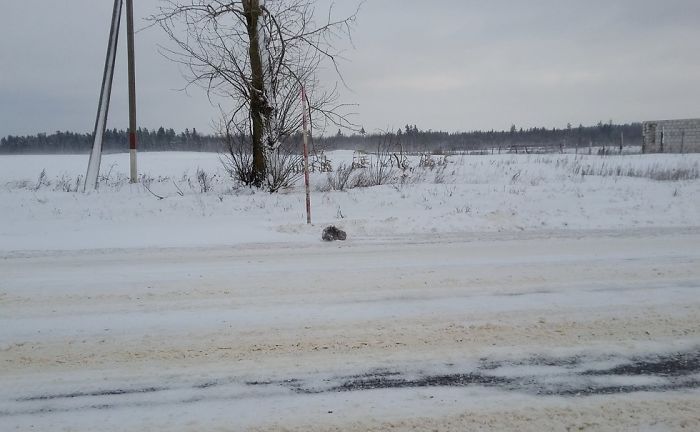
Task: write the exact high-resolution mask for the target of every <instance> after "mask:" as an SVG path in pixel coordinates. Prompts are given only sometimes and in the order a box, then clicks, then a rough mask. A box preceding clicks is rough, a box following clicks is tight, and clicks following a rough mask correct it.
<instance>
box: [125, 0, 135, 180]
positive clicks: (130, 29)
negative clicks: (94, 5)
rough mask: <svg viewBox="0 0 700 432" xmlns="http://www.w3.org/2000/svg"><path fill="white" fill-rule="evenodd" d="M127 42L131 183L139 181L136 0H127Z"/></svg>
mask: <svg viewBox="0 0 700 432" xmlns="http://www.w3.org/2000/svg"><path fill="white" fill-rule="evenodd" d="M126 43H127V56H128V62H129V162H130V163H129V166H130V168H131V169H130V172H131V183H137V182H138V170H137V169H136V66H135V64H134V0H126Z"/></svg>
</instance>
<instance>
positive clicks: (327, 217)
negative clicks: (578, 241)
mask: <svg viewBox="0 0 700 432" xmlns="http://www.w3.org/2000/svg"><path fill="white" fill-rule="evenodd" d="M329 158H330V159H331V160H333V161H334V162H335V164H336V165H337V164H339V163H341V162H346V163H348V162H351V161H352V158H353V154H352V152H333V153H331V154H330V155H329ZM443 161H445V160H444V159H443V157H441V156H434V157H433V163H434V165H435V166H434V167H432V168H431V167H428V166H423V167H420V166H419V158H418V157H417V156H416V157H411V160H410V163H411V165H412V168H413V171H411V172H409V173H407V174H406V179H405V180H404V182H403V184H394V185H382V186H378V187H373V188H357V189H352V190H350V191H342V192H341V191H328V192H321V191H319V190H325V189H327V187H326V184H327V174H322V173H315V174H314V175H313V178H312V183H313V189H314V191H313V195H312V212H313V222H314V223H315V226H313V227H307V226H306V224H305V221H306V217H305V213H304V208H305V206H304V194H303V193H302V191H301V190H300V189H299V188H298V189H297V190H295V191H292V192H289V193H282V194H274V195H270V194H267V193H264V192H263V193H261V192H257V193H253V192H252V191H251V190H250V189H246V188H239V189H235V188H232V185H233V183H232V181H231V180H230V178H229V177H228V176H227V175H226V173H225V171H224V169H223V167H222V165H221V163H220V161H219V156H218V155H217V154H213V153H175V152H174V153H144V154H141V155H140V165H139V171H140V172H141V173H143V174H142V175H143V176H144V177H145V178H146V181H147V182H149V184H150V189H151V191H152V192H154V193H155V194H158V195H159V196H161V197H164V199H162V200H159V199H157V198H156V197H154V196H153V195H152V194H151V193H149V192H148V191H147V190H146V189H144V188H143V187H142V186H140V185H130V184H129V183H128V182H127V173H128V156H127V155H125V154H120V155H109V156H106V157H105V158H104V160H103V162H102V170H101V174H102V178H101V181H100V191H99V192H98V193H91V194H88V195H87V196H86V195H83V194H82V193H76V192H66V190H69V191H72V190H75V188H76V180H78V177H79V176H84V171H85V167H86V166H87V156H74V155H71V156H0V250H6V251H8V250H47V249H51V250H66V249H92V248H100V249H105V248H125V247H139V248H142V247H183V246H213V245H231V244H243V243H268V242H292V243H298V242H306V243H313V242H316V241H317V240H318V237H319V232H320V227H321V226H323V225H325V224H329V223H335V224H338V225H339V226H341V227H343V228H346V229H347V230H348V232H349V234H350V236H351V237H352V238H355V239H363V240H367V239H370V240H371V239H374V238H376V237H387V236H393V235H398V236H402V235H415V234H420V235H450V234H453V233H483V232H533V231H536V232H543V231H559V230H620V229H625V230H627V229H634V228H646V227H688V226H697V225H698V224H700V222H698V221H700V200H699V199H698V197H700V180H698V177H700V155H697V154H694V155H626V156H607V157H600V156H587V155H586V156H576V155H558V154H549V155H493V156H449V157H448V158H447V159H446V161H445V162H444V163H443ZM198 169H200V170H202V171H203V172H204V173H205V174H206V175H207V176H208V177H209V178H211V181H210V183H211V185H210V188H211V190H210V191H208V192H205V193H203V192H202V191H201V190H202V188H201V186H200V184H199V182H198V180H197V171H198ZM44 170H45V177H44V178H43V179H41V180H40V175H41V173H42V171H44ZM399 174H400V173H399V172H396V175H399ZM645 175H646V176H652V177H659V178H665V177H667V176H670V177H673V176H674V175H678V176H681V177H683V176H689V177H694V178H695V179H694V180H689V181H688V180H679V181H659V180H654V179H652V178H647V177H644V176H645ZM81 190H82V189H81ZM181 195H182V196H181Z"/></svg>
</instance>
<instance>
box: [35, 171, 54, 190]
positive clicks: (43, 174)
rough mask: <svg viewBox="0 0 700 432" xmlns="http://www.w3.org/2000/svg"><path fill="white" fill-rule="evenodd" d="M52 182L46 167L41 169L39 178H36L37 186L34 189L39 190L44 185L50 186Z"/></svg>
mask: <svg viewBox="0 0 700 432" xmlns="http://www.w3.org/2000/svg"><path fill="white" fill-rule="evenodd" d="M50 184H51V182H50V181H49V180H48V179H47V178H46V169H43V170H41V173H40V174H39V178H38V179H37V180H36V186H35V187H34V190H35V191H37V190H39V189H41V187H42V186H49V185H50Z"/></svg>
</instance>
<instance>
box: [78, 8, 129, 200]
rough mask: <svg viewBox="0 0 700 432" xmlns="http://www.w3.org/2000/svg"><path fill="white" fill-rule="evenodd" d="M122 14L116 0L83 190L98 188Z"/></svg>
mask: <svg viewBox="0 0 700 432" xmlns="http://www.w3.org/2000/svg"><path fill="white" fill-rule="evenodd" d="M121 15H122V0H114V8H113V9H112V26H111V28H110V31H109V41H108V43H107V57H106V59H105V69H104V73H103V75H102V87H101V90H100V102H99V104H98V106H97V118H96V119H95V132H94V135H93V143H92V151H91V152H90V161H89V162H88V169H87V174H85V183H84V185H83V191H84V192H87V191H88V190H95V189H97V176H98V174H99V173H100V162H101V160H102V138H103V137H104V133H105V128H106V127H107V113H108V111H109V98H110V96H111V93H112V78H113V77H114V63H115V60H116V57H117V41H118V39H119V23H120V21H121Z"/></svg>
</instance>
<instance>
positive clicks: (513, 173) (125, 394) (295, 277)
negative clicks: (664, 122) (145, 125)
mask: <svg viewBox="0 0 700 432" xmlns="http://www.w3.org/2000/svg"><path fill="white" fill-rule="evenodd" d="M140 157H141V159H140V163H141V165H140V170H141V172H143V173H144V176H145V180H146V181H147V182H148V183H149V184H150V190H151V191H152V192H153V193H151V192H149V191H147V190H146V189H144V188H143V186H141V185H130V184H128V183H127V182H126V181H125V174H126V172H127V169H128V166H127V163H128V157H127V155H110V156H107V157H106V158H105V160H104V161H103V165H102V167H103V170H102V173H103V175H104V177H103V178H102V179H101V181H100V190H99V191H98V192H92V193H89V194H82V193H76V192H74V191H73V189H74V188H75V182H76V178H77V176H79V175H83V172H84V169H85V166H86V164H87V157H86V156H2V157H0V382H1V383H2V385H1V386H0V431H6V430H7V431H25V430H35V431H57V430H61V431H63V430H66V431H95V430H100V431H127V430H128V431H146V430H163V431H204V430H206V431H209V430H212V431H214V430H216V431H238V430H259V431H263V430H265V431H277V430H294V431H316V430H319V431H320V430H323V431H326V430H328V431H331V430H351V431H368V430H371V431H384V430H397V431H399V430H400V431H404V430H439V431H466V430H514V431H515V430H517V431H543V430H557V431H559V430H561V431H579V430H584V431H594V430H595V431H598V430H605V431H619V430H634V431H637V430H642V431H668V430H679V431H680V430H683V431H694V430H700V246H699V245H700V199H698V198H700V180H699V179H698V164H699V163H700V157H699V156H698V155H683V156H681V155H646V156H640V155H625V156H606V157H600V156H575V155H557V154H552V155H490V156H460V155H452V156H449V157H448V158H447V160H446V161H445V160H444V159H443V157H442V156H434V157H433V158H434V161H433V162H434V166H433V165H432V164H431V163H427V164H426V163H424V164H423V166H419V157H417V156H416V157H412V158H411V163H412V166H413V170H412V171H410V172H409V173H406V176H405V177H404V180H403V181H399V182H396V183H394V184H389V185H382V186H377V187H371V188H356V189H351V190H349V191H328V190H327V189H328V187H327V174H320V173H316V174H314V176H313V178H312V181H313V192H312V205H313V212H314V216H313V218H314V225H312V226H310V227H309V226H306V224H305V223H304V221H305V215H304V194H303V190H302V189H300V188H296V189H294V190H291V191H287V192H285V193H281V194H275V195H270V194H266V193H260V192H257V193H253V192H252V191H250V190H247V189H245V188H233V187H232V186H233V184H232V182H231V181H230V180H229V179H228V178H227V176H226V175H225V172H224V171H223V169H222V168H221V165H220V163H219V161H218V158H217V155H213V154H205V153H150V154H143V155H141V156H140ZM329 157H330V158H331V159H332V160H334V161H341V160H343V161H346V162H350V161H351V160H352V158H353V154H352V152H336V153H331V154H330V155H329ZM424 162H425V161H424ZM44 169H45V170H46V171H45V176H44V177H40V173H41V172H42V170H44ZM198 169H201V170H203V172H205V173H206V174H207V177H211V182H210V183H211V184H210V188H209V189H210V190H208V191H206V192H204V191H202V185H201V183H200V182H199V181H198V180H197V170H198ZM398 174H399V173H397V175H398ZM154 194H156V195H158V196H160V197H162V198H163V199H159V198H156V197H155V196H154ZM330 223H334V224H337V225H338V226H340V227H342V228H344V229H346V230H347V231H348V241H347V242H342V243H323V242H321V241H320V231H321V228H322V227H323V226H325V225H326V224H330Z"/></svg>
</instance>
